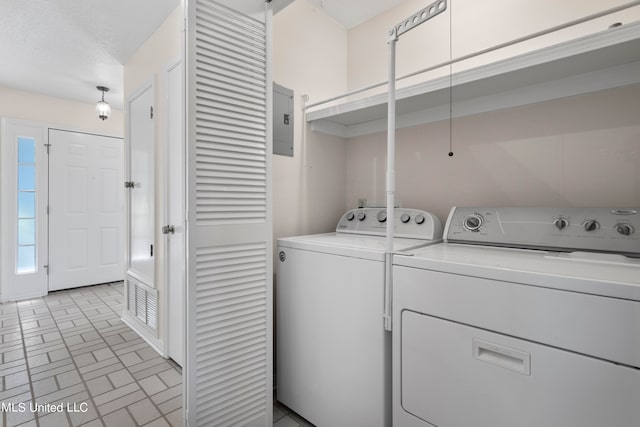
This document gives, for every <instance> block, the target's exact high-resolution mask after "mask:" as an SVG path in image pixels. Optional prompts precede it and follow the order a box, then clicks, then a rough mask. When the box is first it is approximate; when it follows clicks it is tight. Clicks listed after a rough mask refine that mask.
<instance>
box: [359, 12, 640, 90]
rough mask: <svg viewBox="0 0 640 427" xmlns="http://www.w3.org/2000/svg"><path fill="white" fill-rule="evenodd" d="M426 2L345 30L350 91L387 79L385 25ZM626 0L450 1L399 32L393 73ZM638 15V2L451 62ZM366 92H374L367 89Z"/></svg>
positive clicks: (518, 49) (509, 52) (507, 52)
mask: <svg viewBox="0 0 640 427" xmlns="http://www.w3.org/2000/svg"><path fill="white" fill-rule="evenodd" d="M431 3H432V1H431V0H407V1H405V2H404V3H402V4H401V5H400V6H398V7H396V8H394V9H391V10H389V11H388V12H385V13H383V14H380V15H378V16H376V17H375V18H373V19H371V20H369V21H367V22H365V23H363V24H361V25H359V26H357V27H355V28H353V29H351V30H350V31H349V62H348V86H349V90H355V89H359V88H362V87H365V86H368V85H371V84H375V83H380V82H383V81H386V80H387V68H388V66H387V63H388V58H387V55H388V52H387V33H388V30H389V28H391V27H393V26H394V25H395V24H398V23H399V22H401V21H402V20H403V19H406V18H408V17H409V16H411V15H412V14H413V13H415V12H417V11H418V10H420V9H422V8H423V7H425V6H427V5H429V4H431ZM626 3H629V1H628V0H607V1H605V2H602V1H597V0H563V1H557V0H535V1H534V0H490V1H477V0H449V5H448V9H447V11H446V12H444V13H443V14H441V15H438V16H436V17H434V18H433V19H432V20H430V21H429V22H427V23H425V24H423V25H421V26H420V27H418V28H416V29H414V30H412V31H411V32H409V33H406V34H405V35H403V36H402V37H401V40H400V42H399V43H398V47H397V50H398V52H397V56H398V60H397V75H398V76H402V75H405V74H408V73H411V72H414V71H417V70H421V69H423V68H426V67H429V66H433V65H436V64H440V63H442V62H445V61H448V60H449V59H450V58H457V57H460V56H463V55H466V54H469V53H473V52H477V51H479V50H482V49H485V48H488V47H492V46H496V45H498V44H501V43H504V42H506V41H510V40H514V39H516V38H519V37H523V36H526V35H529V34H532V33H534V32H538V31H541V30H545V29H548V28H551V27H554V26H557V25H560V24H563V23H565V22H569V21H572V20H575V19H579V18H582V17H585V16H588V15H591V14H593V13H596V12H599V11H602V10H605V9H608V8H612V7H615V6H619V5H623V4H626ZM638 19H640V7H638V6H636V7H634V8H632V9H628V10H626V11H623V12H619V13H616V14H614V15H611V16H609V17H606V18H599V19H597V20H594V21H589V22H588V23H584V24H581V25H580V26H579V27H574V28H571V29H566V30H562V31H560V32H556V33H554V34H552V35H548V36H544V37H540V38H537V39H534V40H532V41H529V42H526V43H522V44H519V45H517V46H515V47H510V48H505V49H501V50H500V51H497V52H495V53H492V54H488V55H483V57H482V58H476V59H473V60H468V61H465V62H463V63H460V64H458V65H456V66H454V67H453V71H454V72H455V71H457V70H461V69H467V68H471V67H473V66H477V65H481V64H485V63H489V62H493V61H496V60H497V59H501V58H504V57H508V56H513V55H517V54H519V53H522V52H525V51H530V50H534V49H538V48H540V47H544V46H548V45H550V44H554V43H558V42H560V41H565V40H570V39H573V38H576V37H580V36H584V35H587V34H591V33H594V32H597V31H603V30H606V29H607V28H608V26H609V25H610V24H612V23H614V22H622V23H625V22H626V23H629V22H633V21H636V20H638ZM450 23H451V25H450ZM450 29H451V33H450ZM450 41H451V43H450ZM450 49H451V52H450ZM448 72H449V67H445V68H444V69H442V70H440V71H434V72H430V73H428V74H425V75H422V76H420V77H418V78H415V79H407V80H405V81H404V82H402V83H400V84H399V85H398V87H402V86H403V85H407V84H412V83H415V82H416V81H418V80H420V81H422V80H424V79H428V78H433V77H436V76H441V75H446V74H448ZM385 89H386V88H383V90H385ZM377 92H379V90H378V91H377ZM371 93H376V91H371V92H369V93H368V94H371Z"/></svg>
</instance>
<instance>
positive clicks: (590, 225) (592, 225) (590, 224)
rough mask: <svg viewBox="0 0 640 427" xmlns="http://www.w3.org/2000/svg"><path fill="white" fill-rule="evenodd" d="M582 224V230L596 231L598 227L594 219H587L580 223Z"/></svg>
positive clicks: (598, 224)
mask: <svg viewBox="0 0 640 427" xmlns="http://www.w3.org/2000/svg"><path fill="white" fill-rule="evenodd" d="M582 226H583V227H584V231H596V230H597V229H598V228H600V223H599V222H598V221H596V220H595V219H588V220H586V221H585V222H584V223H583V224H582Z"/></svg>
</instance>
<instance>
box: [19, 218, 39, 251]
mask: <svg viewBox="0 0 640 427" xmlns="http://www.w3.org/2000/svg"><path fill="white" fill-rule="evenodd" d="M35 244H36V221H35V220H34V219H19V220H18V245H20V246H24V245H35Z"/></svg>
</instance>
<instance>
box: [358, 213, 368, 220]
mask: <svg viewBox="0 0 640 427" xmlns="http://www.w3.org/2000/svg"><path fill="white" fill-rule="evenodd" d="M366 217H367V214H366V213H364V212H360V213H358V221H364V219H365V218H366Z"/></svg>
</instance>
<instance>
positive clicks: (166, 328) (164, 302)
mask: <svg viewBox="0 0 640 427" xmlns="http://www.w3.org/2000/svg"><path fill="white" fill-rule="evenodd" d="M177 67H182V78H181V87H182V93H181V96H180V102H181V112H182V117H181V118H182V121H181V130H180V135H181V141H180V143H181V147H182V149H181V150H180V151H181V155H182V158H181V163H182V165H183V170H182V174H181V175H180V179H181V183H180V188H181V189H182V194H181V197H180V205H181V212H182V218H181V221H180V224H170V223H169V219H170V218H169V217H170V212H169V210H170V207H169V202H168V200H169V186H170V183H169V179H170V177H169V174H168V173H165V174H164V176H163V183H162V185H163V187H164V192H163V195H164V198H163V201H164V203H163V204H164V207H163V210H162V215H163V219H162V224H164V225H177V226H179V227H180V228H181V230H182V233H183V239H182V254H183V258H182V265H180V266H179V267H178V268H181V274H180V275H181V276H182V293H183V295H182V312H183V317H184V316H186V310H185V309H186V290H185V288H186V281H187V271H186V215H185V212H186V207H187V206H186V171H187V164H186V163H187V162H186V146H185V106H186V102H185V98H186V97H185V87H186V86H185V70H184V62H183V61H182V56H178V57H176V58H174V59H173V60H171V61H169V63H168V64H167V65H165V67H164V69H163V83H164V88H165V91H164V94H165V97H164V104H165V106H167V108H165V111H166V112H167V116H166V117H165V120H164V138H163V139H164V141H163V151H164V153H163V154H164V162H163V164H164V170H165V171H169V170H170V163H171V161H170V159H169V155H168V154H169V146H170V144H171V140H170V135H169V130H170V117H168V112H169V108H168V105H169V101H170V98H169V95H170V94H169V91H168V90H166V89H167V88H168V87H169V78H170V77H169V74H170V73H171V71H173V70H174V69H176V68H177ZM163 242H164V253H165V258H164V266H163V270H164V271H163V274H164V280H163V283H162V284H161V285H162V288H163V293H162V294H161V295H162V296H161V301H160V306H161V307H162V308H161V313H162V314H163V317H164V319H162V320H161V325H162V331H163V333H162V335H163V342H164V356H165V357H170V351H169V350H170V346H171V334H170V322H169V320H170V316H171V304H169V298H168V296H169V273H170V267H169V265H170V262H169V245H170V244H171V243H170V242H169V235H168V234H167V235H164V238H163ZM174 268H175V266H174ZM185 328H186V320H184V319H183V324H182V329H183V335H182V341H183V346H182V364H183V365H184V360H185V357H186V354H185V353H186V349H185V347H186V335H185V331H184V329H185Z"/></svg>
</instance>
